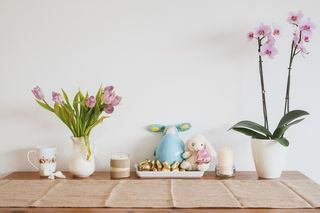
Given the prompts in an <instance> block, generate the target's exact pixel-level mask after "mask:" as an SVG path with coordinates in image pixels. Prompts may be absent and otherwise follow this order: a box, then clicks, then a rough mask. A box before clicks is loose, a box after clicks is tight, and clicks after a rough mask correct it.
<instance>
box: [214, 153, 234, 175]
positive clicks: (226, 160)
mask: <svg viewBox="0 0 320 213" xmlns="http://www.w3.org/2000/svg"><path fill="white" fill-rule="evenodd" d="M217 161H218V162H217V165H218V167H219V172H220V174H222V175H230V176H232V175H233V173H234V171H233V166H234V160H233V152H232V150H231V149H230V148H228V147H224V148H221V149H220V150H218V159H217Z"/></svg>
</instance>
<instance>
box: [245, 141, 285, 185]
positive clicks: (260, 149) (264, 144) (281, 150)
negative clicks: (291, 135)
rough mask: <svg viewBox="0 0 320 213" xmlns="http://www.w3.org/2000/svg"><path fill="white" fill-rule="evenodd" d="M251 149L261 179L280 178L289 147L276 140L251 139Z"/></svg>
mask: <svg viewBox="0 0 320 213" xmlns="http://www.w3.org/2000/svg"><path fill="white" fill-rule="evenodd" d="M251 149H252V155H253V159H254V164H255V167H256V171H257V173H258V176H259V177H260V178H268V179H273V178H279V177H280V176H281V173H282V171H283V168H284V165H285V162H286V158H287V152H288V147H285V146H282V145H281V144H280V143H278V142H277V141H275V140H266V139H254V138H252V139H251Z"/></svg>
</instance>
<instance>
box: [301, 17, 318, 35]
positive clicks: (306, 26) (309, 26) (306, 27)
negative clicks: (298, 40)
mask: <svg viewBox="0 0 320 213" xmlns="http://www.w3.org/2000/svg"><path fill="white" fill-rule="evenodd" d="M299 26H300V30H302V31H307V32H312V30H314V29H315V28H316V25H315V24H314V23H312V22H311V19H310V18H308V19H306V20H302V21H301V23H300V25H299Z"/></svg>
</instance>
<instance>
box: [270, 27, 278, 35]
mask: <svg viewBox="0 0 320 213" xmlns="http://www.w3.org/2000/svg"><path fill="white" fill-rule="evenodd" d="M272 34H273V35H274V36H280V27H278V26H274V27H273V32H272Z"/></svg>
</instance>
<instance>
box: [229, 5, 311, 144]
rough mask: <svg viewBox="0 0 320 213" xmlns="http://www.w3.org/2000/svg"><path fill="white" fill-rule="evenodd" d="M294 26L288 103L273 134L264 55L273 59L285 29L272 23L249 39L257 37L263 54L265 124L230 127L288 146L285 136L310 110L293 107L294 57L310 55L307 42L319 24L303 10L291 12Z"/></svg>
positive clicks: (261, 27)
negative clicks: (305, 14) (291, 85)
mask: <svg viewBox="0 0 320 213" xmlns="http://www.w3.org/2000/svg"><path fill="white" fill-rule="evenodd" d="M287 21H288V22H289V24H290V25H292V26H293V37H292V41H291V48H290V55H289V56H290V57H289V66H288V77H287V86H286V93H285V104H284V116H283V117H282V118H281V120H280V122H279V124H278V126H277V128H276V129H275V131H274V132H273V133H271V132H270V130H269V123H268V113H267V101H266V95H265V94H266V90H265V86H264V78H263V66H262V65H263V61H262V58H263V57H266V56H267V57H269V58H271V59H272V58H273V57H274V56H275V55H276V54H277V53H278V50H277V48H276V47H275V43H276V39H277V38H278V37H279V36H280V34H281V31H280V28H279V27H278V26H273V27H271V26H269V25H265V24H260V25H259V26H258V27H257V28H256V29H255V30H254V31H251V32H249V33H248V34H247V38H248V40H249V41H252V40H256V41H257V44H258V57H259V75H260V83H261V96H262V107H263V118H264V125H263V126H262V125H259V124H257V123H254V122H252V121H241V122H239V123H237V124H235V125H234V126H232V127H231V128H230V129H233V130H235V131H238V132H241V133H243V134H245V135H248V136H251V137H252V138H257V139H274V140H276V141H277V142H279V143H280V144H282V145H283V146H288V145H289V141H288V140H287V139H286V138H285V137H284V133H285V132H286V130H287V129H288V128H289V127H290V126H292V125H294V124H297V123H299V122H300V121H302V120H303V119H304V118H301V117H302V116H305V115H308V114H309V113H308V112H306V111H303V110H293V111H290V110H289V103H290V82H291V71H292V65H293V60H294V59H295V58H296V56H298V55H302V56H306V55H307V54H309V52H308V51H307V49H306V44H307V43H308V42H309V41H310V38H311V35H312V32H313V30H314V29H315V25H314V24H313V23H312V22H311V20H310V18H306V19H305V18H304V17H303V13H302V11H298V12H290V13H289V17H288V19H287Z"/></svg>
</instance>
